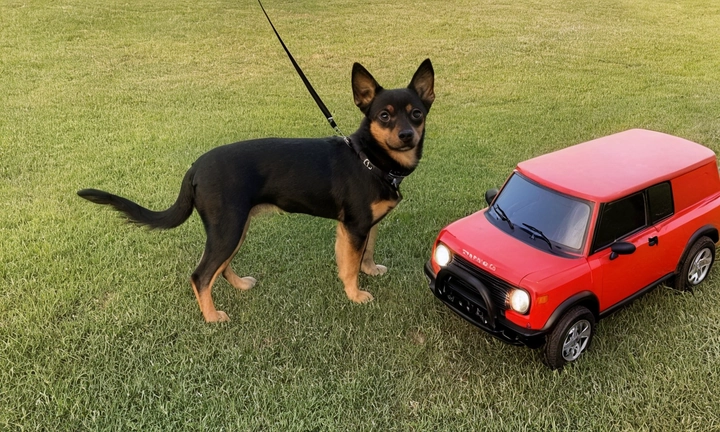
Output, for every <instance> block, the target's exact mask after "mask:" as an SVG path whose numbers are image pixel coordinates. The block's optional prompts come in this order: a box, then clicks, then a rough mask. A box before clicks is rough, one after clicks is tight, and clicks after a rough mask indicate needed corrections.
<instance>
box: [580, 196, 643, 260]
mask: <svg viewBox="0 0 720 432" xmlns="http://www.w3.org/2000/svg"><path fill="white" fill-rule="evenodd" d="M646 225H647V218H646V217H645V194H644V193H643V192H638V193H636V194H633V195H630V196H628V197H625V198H622V199H619V200H617V201H613V202H611V203H607V204H603V206H602V209H601V210H600V220H599V224H598V227H597V229H596V230H595V240H594V241H593V248H592V250H593V252H597V251H598V250H600V249H602V248H604V247H606V246H609V245H611V244H612V243H614V242H615V241H617V240H619V239H621V238H623V237H625V236H627V235H628V234H631V233H633V232H635V231H637V230H639V229H641V228H643V227H645V226H646Z"/></svg>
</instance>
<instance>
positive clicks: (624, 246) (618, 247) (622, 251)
mask: <svg viewBox="0 0 720 432" xmlns="http://www.w3.org/2000/svg"><path fill="white" fill-rule="evenodd" d="M610 250H611V251H612V252H610V260H614V259H615V258H617V257H618V256H619V255H630V254H631V253H633V252H635V245H634V244H632V243H628V242H617V243H613V244H612V246H610Z"/></svg>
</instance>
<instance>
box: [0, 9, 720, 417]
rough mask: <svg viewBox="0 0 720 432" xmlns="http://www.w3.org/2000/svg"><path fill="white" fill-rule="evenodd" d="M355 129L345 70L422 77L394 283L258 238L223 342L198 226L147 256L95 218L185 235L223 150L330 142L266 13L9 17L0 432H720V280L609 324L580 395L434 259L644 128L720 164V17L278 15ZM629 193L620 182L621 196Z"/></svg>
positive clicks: (303, 226)
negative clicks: (557, 154) (453, 233)
mask: <svg viewBox="0 0 720 432" xmlns="http://www.w3.org/2000/svg"><path fill="white" fill-rule="evenodd" d="M265 6H266V8H267V9H268V12H269V13H270V14H271V16H272V17H273V19H274V22H275V24H276V26H277V27H278V29H279V31H280V32H281V33H282V34H283V36H284V37H285V39H286V42H287V43H288V45H289V47H290V49H291V50H292V51H293V53H294V55H295V56H296V58H297V59H298V61H299V62H300V63H301V65H302V66H303V68H304V69H305V72H306V73H307V74H308V76H309V77H310V79H311V81H312V82H313V83H314V85H315V86H316V88H317V90H318V91H319V93H320V94H321V96H322V97H323V99H324V100H325V102H326V103H327V104H328V106H329V107H330V108H331V110H332V111H333V113H334V114H335V117H336V118H337V120H338V122H339V124H340V126H341V128H342V129H343V130H344V131H346V133H351V132H352V131H353V130H354V128H355V127H356V125H357V124H358V122H359V120H360V114H359V112H358V111H357V109H356V108H355V107H354V105H353V103H352V96H351V90H350V85H349V84H350V83H349V77H350V69H351V66H352V63H353V62H355V61H358V62H360V63H362V64H363V65H364V66H366V67H367V68H368V70H370V71H371V72H372V73H373V74H374V76H375V77H376V78H377V79H378V80H379V81H380V83H381V84H383V85H384V86H386V87H398V86H404V85H406V84H407V82H408V81H409V79H410V77H411V75H412V73H413V72H414V71H415V69H416V68H417V66H418V65H419V64H420V62H421V61H422V60H423V59H424V58H426V57H430V58H431V59H432V60H433V64H434V66H435V70H436V74H437V80H436V95H437V99H436V102H435V105H434V106H433V109H432V111H431V113H430V117H429V124H428V134H427V137H426V150H425V154H424V158H423V161H422V164H421V166H420V167H419V168H418V170H417V171H416V173H415V174H413V176H412V177H410V178H409V179H408V180H407V181H406V182H405V183H404V184H403V194H404V195H405V197H406V199H405V200H404V201H403V203H402V204H401V205H400V206H399V207H398V208H397V209H396V210H395V211H394V212H393V213H392V214H391V216H390V217H388V218H387V219H386V220H385V221H384V222H383V223H382V225H381V227H380V237H379V241H378V248H377V251H376V257H377V258H378V262H380V263H383V264H386V265H388V267H389V269H390V271H389V273H388V274H387V275H385V276H383V277H380V278H369V277H365V276H363V277H361V283H362V284H363V286H365V287H366V288H368V289H369V290H370V291H371V292H372V293H373V295H374V296H375V301H374V302H372V303H371V304H368V305H363V306H357V305H354V304H351V303H350V302H349V301H348V300H347V299H346V298H345V295H344V293H343V291H342V287H341V284H340V282H339V281H338V279H337V277H336V267H335V263H334V256H333V254H334V252H333V242H334V224H333V222H331V221H326V220H319V219H312V218H309V217H305V216H299V215H276V216H271V217H263V218H259V219H257V220H256V221H255V222H254V224H253V225H252V227H251V229H250V233H249V237H248V240H247V242H246V244H245V245H244V247H243V250H242V251H241V252H240V253H239V255H238V257H237V258H236V260H235V267H236V268H237V270H238V272H239V273H242V274H243V275H245V274H249V275H253V276H255V277H257V278H258V280H259V283H258V285H257V286H256V287H255V288H254V289H252V290H250V291H249V292H243V293H240V292H236V291H235V290H234V289H233V288H232V287H231V286H230V285H229V284H227V283H226V282H224V281H219V282H218V283H217V284H216V286H215V290H214V297H215V301H216V304H217V305H218V307H219V309H222V310H225V311H226V312H228V314H229V315H230V317H231V319H232V321H231V322H230V323H227V324H221V325H206V324H204V322H203V321H202V317H201V314H200V312H199V309H198V307H197V304H196V302H195V298H194V296H193V294H192V291H191V289H190V286H189V283H188V279H189V275H190V273H191V272H192V270H193V268H194V266H195V264H196V263H197V261H198V259H199V258H200V254H201V252H202V247H203V242H204V233H203V230H202V226H201V223H200V221H199V219H198V218H197V216H193V217H192V218H191V219H190V221H189V222H188V223H186V224H185V225H183V226H181V227H180V228H177V229H175V230H172V231H164V232H160V231H147V230H144V229H138V228H136V227H133V226H130V225H127V224H124V223H122V222H121V221H120V220H119V219H118V218H117V216H116V215H115V214H114V213H112V212H110V211H108V210H107V209H103V208H100V207H97V206H94V205H91V204H89V203H88V202H86V201H84V200H81V199H80V198H78V197H77V196H76V195H75V192H76V190H78V189H81V188H85V187H96V188H100V189H105V190H108V191H112V192H117V193H120V194H122V195H124V196H127V197H129V198H131V199H135V200H137V201H139V202H140V203H141V204H143V205H146V206H148V207H151V208H155V209H164V208H166V207H167V206H169V205H170V204H171V203H172V202H173V200H174V199H175V197H176V193H177V191H178V188H179V184H180V179H181V178H182V175H183V174H184V172H185V170H186V169H187V167H189V165H190V164H191V163H192V162H193V161H194V160H195V159H196V158H197V157H198V156H199V155H201V154H202V153H204V152H205V151H207V150H208V149H210V148H213V147H215V146H217V145H220V144H224V143H228V142H232V141H237V140H241V139H246V138H252V137H261V136H308V137H311V136H325V135H329V134H330V132H331V131H330V129H329V128H328V127H327V125H326V124H325V120H324V119H323V118H322V116H321V114H320V113H319V112H318V111H317V110H316V107H315V106H314V104H313V101H312V99H311V98H310V97H309V96H308V95H307V94H306V91H305V89H304V88H303V86H302V84H301V82H300V80H299V78H297V77H296V76H295V72H294V71H293V70H292V67H291V66H290V64H289V62H288V60H287V59H286V58H285V57H284V56H285V54H284V53H283V52H282V51H281V48H280V46H279V45H278V43H277V41H276V40H275V39H274V35H273V34H272V33H271V30H270V28H269V26H268V25H267V23H266V22H265V18H264V17H263V16H262V13H261V12H260V10H259V7H258V6H257V4H255V3H254V2H253V1H250V0H241V1H220V0H217V1H209V2H195V1H192V2H190V1H185V0H175V1H163V0H160V1H154V2H147V1H136V0H130V1H125V2H110V1H104V0H82V1H81V0H60V1H44V2H43V1H33V0H29V1H20V0H3V1H2V3H0V95H1V96H0V430H73V431H74V430H84V429H85V430H143V431H146V430H197V429H199V430H203V429H205V430H268V431H269V430H277V431H292V430H298V431H300V430H367V431H370V430H373V431H376V430H377V431H384V430H399V431H406V430H416V431H426V430H447V431H455V430H497V431H504V430H513V431H521V430H528V431H546V430H559V431H566V430H596V431H605V430H647V431H669V430H682V431H685V430H696V431H709V430H720V414H718V413H720V392H718V388H719V387H720V325H719V324H718V323H720V278H718V276H717V270H715V271H713V273H712V274H711V276H710V279H709V281H708V282H707V283H705V284H704V285H703V286H702V287H701V288H699V289H698V290H696V292H695V294H694V295H690V294H680V293H677V292H674V291H671V290H668V289H665V288H661V289H658V290H655V291H654V292H652V293H651V294H649V295H648V296H646V297H644V298H643V299H641V300H639V301H637V302H635V303H634V304H633V305H632V306H630V307H629V308H627V309H625V310H623V311H622V312H620V313H618V314H615V315H613V316H612V317H610V318H608V319H606V320H604V321H602V322H601V325H600V326H599V329H598V333H597V335H596V338H595V342H594V346H593V348H592V349H591V350H590V351H589V352H588V353H586V354H585V355H584V356H583V358H582V359H581V360H580V361H579V362H578V363H577V364H574V365H572V366H571V367H568V368H566V369H565V370H564V371H563V372H561V373H559V372H552V371H549V370H548V369H546V368H545V367H544V366H543V365H542V364H541V363H540V361H539V355H538V353H537V352H535V351H532V350H529V349H525V348H516V347H511V346H508V345H505V344H503V343H501V342H498V341H496V340H494V339H492V338H490V337H489V336H487V335H485V334H484V333H482V332H480V331H478V330H476V329H475V328H473V327H472V326H471V325H470V324H468V323H466V322H464V321H462V320H461V319H459V318H457V317H456V316H455V315H454V314H453V313H452V312H450V311H449V310H448V309H447V308H446V307H444V306H442V305H441V304H439V302H438V301H437V300H435V299H434V297H433V296H432V295H431V293H430V292H429V290H428V289H427V284H426V282H425V279H424V276H423V274H422V267H423V264H424V263H425V261H426V259H427V258H428V255H429V252H430V246H431V244H432V241H433V239H434V236H435V235H436V233H437V232H438V231H439V230H440V229H441V228H442V227H443V226H444V225H445V224H447V223H449V222H450V221H452V220H454V219H456V218H458V217H461V216H464V215H467V214H470V213H471V212H474V211H476V210H478V209H480V208H481V207H482V206H483V199H482V196H483V192H484V191H485V190H486V189H488V188H489V187H494V186H497V185H499V184H501V182H502V181H503V180H504V179H505V177H506V176H507V175H508V174H509V172H510V171H511V170H512V168H513V166H514V165H515V164H516V163H517V162H519V161H521V160H523V159H526V158H528V157H531V156H535V155H538V154H541V153H544V152H547V151H550V150H554V149H558V148H562V147H565V146H568V145H571V144H574V143H578V142H582V141H586V140H589V139H592V138H596V137H599V136H602V135H606V134H609V133H613V132H618V131H621V130H624V129H627V128H631V127H643V128H649V129H654V130H659V131H662V132H667V133H671V134H675V135H679V136H682V137H685V138H688V139H691V140H694V141H697V142H700V143H703V144H705V145H707V146H709V147H711V148H712V149H714V150H715V151H720V115H719V113H720V55H719V52H718V45H717V41H718V40H720V7H719V6H718V5H717V4H716V2H711V1H701V0H685V1H679V2H674V1H648V0H638V1H629V0H607V1H601V2H596V1H574V0H573V1H570V0H565V1H563V0H561V1H551V0H535V1H520V2H517V1H504V0H483V1H470V0H458V1H452V2H448V1H446V0H442V1H440V0H437V1H434V0H428V1H418V2H385V1H382V2H380V1H374V0H371V1H367V2H340V1H334V0H333V1H314V0H313V1H303V2H281V1H266V4H265ZM609 175H610V174H609Z"/></svg>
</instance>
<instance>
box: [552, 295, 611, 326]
mask: <svg viewBox="0 0 720 432" xmlns="http://www.w3.org/2000/svg"><path fill="white" fill-rule="evenodd" d="M578 305H583V306H585V307H587V308H588V309H589V310H590V312H591V313H592V314H593V316H595V321H597V320H599V318H600V301H599V300H598V298H597V297H596V296H595V294H594V293H593V292H592V291H588V290H586V291H580V292H579V293H576V294H573V295H572V296H570V297H568V298H567V299H566V300H565V301H564V302H562V303H560V306H558V307H557V308H555V310H554V311H553V313H552V314H550V318H548V320H547V322H546V323H545V325H544V326H543V328H542V330H541V331H543V332H549V331H551V330H552V328H553V327H555V323H556V322H557V321H559V320H560V319H561V318H562V317H563V315H565V313H566V312H567V311H569V310H570V309H571V308H573V307H575V306H578Z"/></svg>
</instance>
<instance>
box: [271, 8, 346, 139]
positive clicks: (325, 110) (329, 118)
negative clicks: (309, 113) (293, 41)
mask: <svg viewBox="0 0 720 432" xmlns="http://www.w3.org/2000/svg"><path fill="white" fill-rule="evenodd" d="M258 3H259V4H260V9H262V11H263V13H264V14H265V18H267V20H268V22H269V23H270V27H272V29H273V31H274V32H275V36H277V38H278V40H279V41H280V45H282V47H283V49H284V50H285V53H287V55H288V57H289V58H290V62H291V63H292V65H293V66H295V70H296V71H297V73H298V75H300V79H302V81H303V83H304V84H305V87H307V89H308V91H309V92H310V96H312V98H313V99H315V103H316V104H317V106H318V108H320V111H322V113H323V114H324V115H325V118H326V119H327V121H328V123H330V127H332V128H333V129H334V130H335V132H337V134H338V135H340V136H341V137H343V138H344V139H345V142H346V143H348V137H346V136H345V134H343V133H342V132H341V131H340V128H339V127H338V125H337V123H335V119H333V116H332V113H330V110H329V109H328V108H327V107H326V106H325V104H324V103H323V101H322V99H320V96H318V94H317V92H316V91H315V89H314V88H313V86H312V84H310V81H308V79H307V77H306V76H305V74H304V73H303V71H302V69H300V65H298V64H297V62H296V61H295V58H294V57H293V56H292V54H290V50H289V49H288V47H287V46H285V42H283V40H282V38H281V37H280V33H278V31H277V30H276V29H275V26H274V25H273V23H272V21H271V20H270V17H269V16H268V14H267V12H265V8H264V7H263V4H262V2H260V0H258ZM348 145H350V144H349V143H348Z"/></svg>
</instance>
